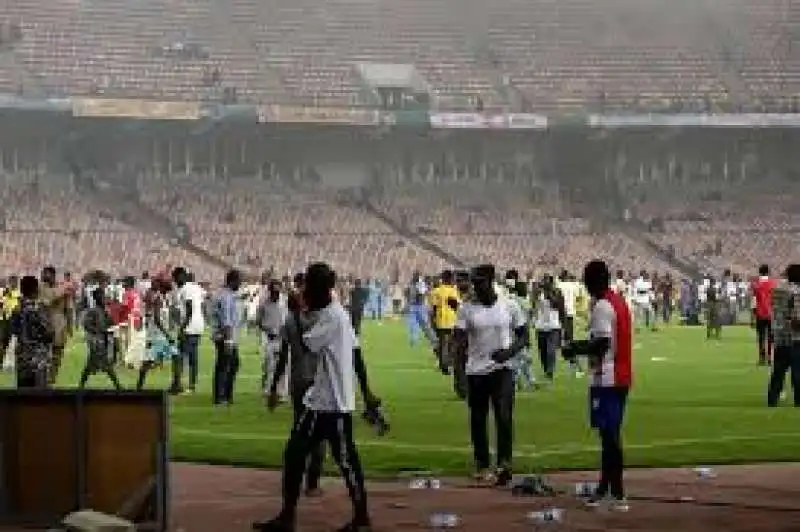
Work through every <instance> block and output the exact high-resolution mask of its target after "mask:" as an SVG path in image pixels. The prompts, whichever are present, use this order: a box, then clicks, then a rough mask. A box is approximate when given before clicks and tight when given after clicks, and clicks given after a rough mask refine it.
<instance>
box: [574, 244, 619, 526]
mask: <svg viewBox="0 0 800 532" xmlns="http://www.w3.org/2000/svg"><path fill="white" fill-rule="evenodd" d="M583 282H584V284H585V285H586V290H587V291H588V292H589V295H590V296H592V300H593V304H592V309H591V312H590V314H589V339H588V340H576V341H573V342H570V344H568V345H567V346H566V347H565V348H564V352H563V356H565V357H566V358H568V359H572V358H575V357H576V356H581V355H582V356H586V357H587V358H588V360H589V365H588V366H589V373H588V374H589V377H590V387H589V404H590V407H589V418H590V423H591V426H592V428H593V429H595V430H596V431H597V433H598V435H599V436H600V446H601V464H602V466H601V472H600V483H599V484H598V487H597V491H596V492H595V493H594V494H593V495H592V496H591V497H590V498H589V500H588V501H587V505H589V506H592V507H596V506H600V504H602V503H603V502H604V501H606V500H607V501H608V502H609V507H610V509H612V510H615V511H619V512H625V511H627V510H628V502H627V499H626V498H625V488H624V485H623V471H624V468H625V464H624V461H623V454H622V422H623V419H624V417H625V405H626V403H627V401H628V392H629V390H630V387H631V384H632V382H633V368H632V351H633V341H632V340H633V334H632V327H631V311H630V308H629V307H628V304H627V303H626V302H625V298H624V297H623V296H622V295H621V294H619V293H617V292H615V291H614V290H612V289H611V286H610V285H611V275H610V273H609V271H608V266H607V265H606V264H605V263H604V262H603V261H599V260H595V261H592V262H590V263H589V264H587V265H586V268H585V270H584V273H583Z"/></svg>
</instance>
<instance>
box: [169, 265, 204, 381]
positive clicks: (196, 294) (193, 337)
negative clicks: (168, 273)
mask: <svg viewBox="0 0 800 532" xmlns="http://www.w3.org/2000/svg"><path fill="white" fill-rule="evenodd" d="M172 281H173V282H174V283H175V287H176V290H175V299H176V305H177V309H178V316H179V321H178V333H177V338H178V350H179V351H180V356H177V357H174V358H173V361H172V386H171V387H170V391H171V392H172V393H181V392H183V366H184V364H188V366H189V387H188V388H187V389H186V391H187V392H189V393H193V392H194V391H195V390H196V389H197V375H198V373H199V362H200V361H199V358H200V338H201V337H202V335H203V332H204V331H205V329H206V320H205V316H204V315H203V300H204V299H205V297H206V294H205V290H203V287H201V286H200V285H199V284H197V283H196V282H194V277H193V276H192V274H191V273H189V272H187V271H186V269H185V268H182V267H177V268H175V269H174V270H172Z"/></svg>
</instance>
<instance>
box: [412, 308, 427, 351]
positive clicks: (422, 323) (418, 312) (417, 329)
mask: <svg viewBox="0 0 800 532" xmlns="http://www.w3.org/2000/svg"><path fill="white" fill-rule="evenodd" d="M427 327H428V315H427V309H426V308H425V305H410V306H409V307H408V336H409V340H410V342H411V345H415V344H416V343H417V341H418V340H419V337H420V335H426V336H427V334H426V333H427Z"/></svg>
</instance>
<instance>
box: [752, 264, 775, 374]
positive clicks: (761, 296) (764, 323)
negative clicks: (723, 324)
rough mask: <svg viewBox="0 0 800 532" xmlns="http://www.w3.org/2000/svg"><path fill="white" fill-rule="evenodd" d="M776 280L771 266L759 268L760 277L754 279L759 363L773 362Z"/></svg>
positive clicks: (754, 314) (754, 305) (763, 265)
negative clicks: (773, 306)
mask: <svg viewBox="0 0 800 532" xmlns="http://www.w3.org/2000/svg"><path fill="white" fill-rule="evenodd" d="M775 285H776V282H775V280H774V279H771V278H770V276H769V266H767V265H766V264H762V265H761V266H760V267H759V268H758V279H756V280H754V281H753V285H752V287H751V290H752V291H753V317H754V318H755V326H756V337H757V338H758V365H759V366H765V365H767V364H770V363H772V350H773V345H774V343H775V340H774V336H773V333H772V291H773V290H774V289H775Z"/></svg>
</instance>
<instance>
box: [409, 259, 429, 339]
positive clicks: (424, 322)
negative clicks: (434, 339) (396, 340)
mask: <svg viewBox="0 0 800 532" xmlns="http://www.w3.org/2000/svg"><path fill="white" fill-rule="evenodd" d="M427 297H428V283H426V282H425V279H423V278H422V275H421V274H420V273H419V272H414V273H413V275H412V277H411V282H410V283H409V285H408V289H407V297H406V307H407V310H406V312H407V316H406V319H407V320H408V339H409V342H410V343H411V347H414V346H415V345H417V342H418V341H419V339H420V336H425V337H426V336H428V316H427V311H426V310H425V299H426V298H427Z"/></svg>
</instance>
